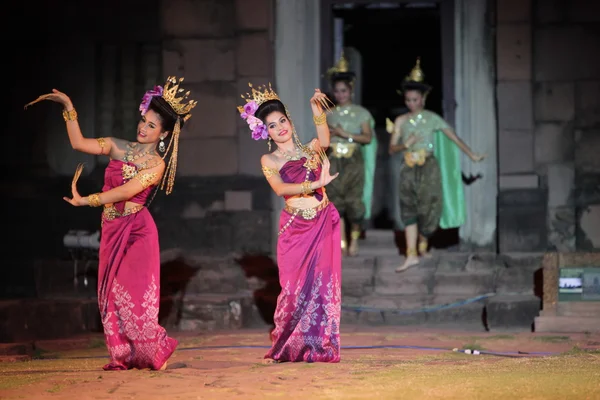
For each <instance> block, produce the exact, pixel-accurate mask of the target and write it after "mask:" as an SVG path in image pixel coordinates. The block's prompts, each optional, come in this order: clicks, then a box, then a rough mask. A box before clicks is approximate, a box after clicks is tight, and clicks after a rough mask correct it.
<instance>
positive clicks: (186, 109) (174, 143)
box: [140, 76, 198, 194]
mask: <svg viewBox="0 0 600 400" xmlns="http://www.w3.org/2000/svg"><path fill="white" fill-rule="evenodd" d="M183 79H184V78H183V77H181V78H179V80H177V79H176V78H175V77H174V76H169V77H168V78H167V82H165V86H164V87H162V86H154V88H153V89H151V90H148V91H147V92H146V93H145V94H144V97H143V98H142V102H141V104H140V112H141V113H142V115H145V114H146V113H147V112H148V108H149V107H150V102H151V101H152V98H153V97H155V96H161V97H162V98H163V99H164V100H165V101H166V102H167V104H169V106H171V108H172V109H173V111H175V114H177V120H176V121H175V126H174V128H173V135H172V136H171V141H170V142H169V146H168V147H167V149H166V150H165V154H164V155H163V159H164V158H165V157H166V156H167V154H168V153H169V150H170V149H171V147H172V148H173V152H172V153H171V158H170V159H169V163H168V164H167V169H166V171H165V174H164V175H163V179H162V182H161V185H160V188H161V189H163V188H164V187H165V184H166V189H165V193H166V194H171V192H172V191H173V186H174V185H175V173H176V171H177V155H178V153H179V133H180V132H181V119H183V120H184V121H187V120H188V119H189V118H190V117H191V116H192V114H190V111H192V109H193V108H194V107H196V105H197V104H198V102H197V101H195V100H188V96H189V95H190V91H189V90H188V91H187V92H185V93H183V92H184V89H182V88H181V87H180V85H181V82H183ZM182 93H183V94H182Z"/></svg>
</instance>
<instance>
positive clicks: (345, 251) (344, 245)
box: [342, 240, 348, 256]
mask: <svg viewBox="0 0 600 400" xmlns="http://www.w3.org/2000/svg"><path fill="white" fill-rule="evenodd" d="M347 255H348V243H346V241H345V240H342V256H347Z"/></svg>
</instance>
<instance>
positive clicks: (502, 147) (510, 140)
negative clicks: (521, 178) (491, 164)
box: [498, 130, 534, 174]
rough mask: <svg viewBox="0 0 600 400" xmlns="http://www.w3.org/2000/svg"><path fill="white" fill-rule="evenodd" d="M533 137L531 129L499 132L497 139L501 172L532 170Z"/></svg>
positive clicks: (510, 172)
mask: <svg viewBox="0 0 600 400" xmlns="http://www.w3.org/2000/svg"><path fill="white" fill-rule="evenodd" d="M533 137H534V136H533V130H502V131H501V132H500V137H499V139H498V141H499V158H500V173H501V174H514V173H519V172H531V171H533V168H534V162H533V161H534V160H533V148H534V144H533Z"/></svg>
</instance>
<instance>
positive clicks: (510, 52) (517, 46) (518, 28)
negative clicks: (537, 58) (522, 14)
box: [496, 23, 532, 81]
mask: <svg viewBox="0 0 600 400" xmlns="http://www.w3.org/2000/svg"><path fill="white" fill-rule="evenodd" d="M531 37H532V34H531V25H530V24H512V23H511V24H499V25H498V28H497V33H496V60H497V71H498V72H497V73H498V80H500V81H502V80H530V79H531V71H532V68H531Z"/></svg>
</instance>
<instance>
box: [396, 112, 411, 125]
mask: <svg viewBox="0 0 600 400" xmlns="http://www.w3.org/2000/svg"><path fill="white" fill-rule="evenodd" d="M407 119H408V113H406V114H402V115H399V116H397V117H396V119H395V120H394V124H396V125H402V124H403V123H404V122H405V121H406V120H407Z"/></svg>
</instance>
